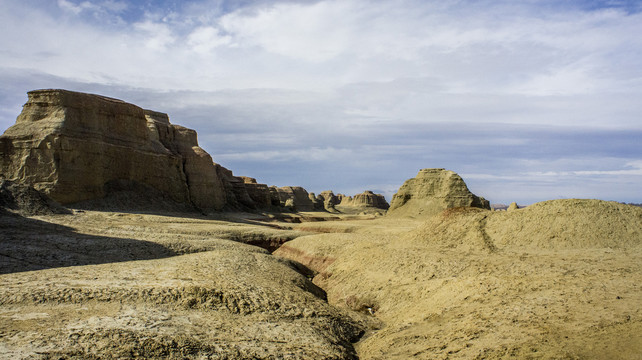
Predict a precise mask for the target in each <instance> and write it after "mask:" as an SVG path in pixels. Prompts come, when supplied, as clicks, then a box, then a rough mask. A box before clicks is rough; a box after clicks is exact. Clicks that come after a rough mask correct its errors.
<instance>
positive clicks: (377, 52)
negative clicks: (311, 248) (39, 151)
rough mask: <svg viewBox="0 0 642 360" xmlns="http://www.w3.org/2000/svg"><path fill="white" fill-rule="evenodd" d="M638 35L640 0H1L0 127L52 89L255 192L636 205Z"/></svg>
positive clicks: (641, 47)
mask: <svg viewBox="0 0 642 360" xmlns="http://www.w3.org/2000/svg"><path fill="white" fill-rule="evenodd" d="M640 34H642V1H639V0H629V1H625V0H621V1H618V0H586V1H580V0H556V1H553V0H521V1H514V0H510V1H509V0H492V1H491V0H439V1H432V0H389V1H383V0H372V1H368V0H318V1H297V0H241V1H227V0H192V1H178V0H137V1H123V0H2V1H0V84H2V85H1V86H0V131H4V129H6V128H8V127H9V126H11V125H13V124H14V122H15V119H16V116H17V115H18V114H19V113H20V111H21V106H22V105H23V104H24V103H25V102H26V99H27V96H26V92H27V91H30V90H34V89H43V88H62V89H68V90H75V91H83V92H89V93H96V94H101V95H105V96H109V97H115V98H119V99H122V100H124V101H127V102H130V103H134V104H136V105H138V106H140V107H143V108H146V109H152V110H156V111H161V112H165V113H167V114H169V117H170V121H171V122H172V123H175V124H180V125H183V126H186V127H189V128H192V129H195V130H196V131H197V132H198V139H199V144H200V146H201V147H202V148H204V149H205V150H206V151H207V152H208V153H210V154H211V155H212V157H213V159H214V161H215V162H217V163H219V164H221V165H223V166H225V167H227V168H229V169H230V170H232V171H234V173H235V174H236V175H244V176H251V177H255V178H257V180H258V181H259V182H261V183H267V184H269V185H277V186H286V185H296V186H303V187H305V188H306V189H307V190H308V191H311V192H315V193H319V192H321V191H323V190H333V191H334V192H335V193H344V194H347V195H354V194H357V193H360V192H363V191H364V190H372V191H375V192H377V193H382V194H384V195H386V197H387V198H388V199H389V200H390V198H391V197H392V195H393V194H394V193H395V192H396V191H397V189H398V188H399V187H400V186H401V185H402V184H403V182H404V181H405V180H406V179H409V178H412V177H414V176H415V175H416V174H417V172H418V171H419V170H420V169H422V168H446V169H449V170H453V171H455V172H457V173H458V174H460V175H461V176H462V177H463V179H464V180H465V181H466V183H467V184H468V187H469V188H470V190H471V191H473V192H474V193H475V194H477V195H480V196H483V197H485V198H486V199H489V200H490V202H491V203H505V204H508V203H510V202H513V201H516V202H517V203H518V204H531V203H534V202H537V201H543V200H550V199H560V198H596V199H603V200H615V201H621V202H636V203H642V185H641V184H642V101H641V99H642V36H640Z"/></svg>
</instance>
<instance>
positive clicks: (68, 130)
mask: <svg viewBox="0 0 642 360" xmlns="http://www.w3.org/2000/svg"><path fill="white" fill-rule="evenodd" d="M28 96H29V98H28V101H27V103H26V104H25V105H24V107H23V110H22V113H21V114H20V115H19V116H18V118H17V120H16V124H15V125H13V126H12V127H10V128H9V129H7V131H6V132H5V133H4V134H3V135H2V136H0V178H4V179H7V180H12V181H16V182H19V183H22V184H27V185H31V186H33V187H34V188H35V189H37V190H39V191H42V192H43V193H45V194H47V195H48V196H50V197H51V198H53V199H54V200H56V201H58V202H60V203H62V204H72V203H77V202H81V201H88V200H94V199H101V198H104V197H105V196H108V195H109V194H110V192H111V191H113V190H114V189H122V188H123V187H131V188H135V189H141V188H146V187H148V188H152V189H154V190H156V191H160V192H161V193H162V194H164V195H166V196H168V197H169V198H171V199H172V200H173V201H175V202H177V203H189V204H191V205H193V206H195V207H196V208H199V209H201V210H221V209H224V208H230V207H232V208H238V207H242V208H250V209H253V208H256V207H257V205H258V207H261V206H265V201H258V202H257V203H255V202H254V200H255V199H259V198H261V194H258V192H260V191H263V192H264V194H262V196H263V198H268V197H269V191H268V189H267V186H264V187H261V186H258V185H259V184H251V185H249V184H248V185H245V182H244V181H243V179H241V178H238V177H235V176H233V175H232V173H231V171H229V170H227V169H225V168H224V167H222V166H220V165H218V164H215V163H214V162H213V161H212V157H211V156H210V155H209V154H208V153H207V152H206V151H205V150H203V149H202V148H201V147H200V146H199V145H198V141H197V134H196V131H194V130H191V129H188V128H185V127H183V126H180V125H174V124H171V123H170V122H169V117H168V116H167V114H163V113H160V112H156V111H151V110H144V109H142V108H140V107H138V106H136V105H133V104H129V103H126V102H124V101H121V100H117V99H112V98H108V97H104V96H100V95H94V94H85V93H79V92H73V91H68V90H52V89H50V90H35V91H30V92H29V93H28ZM246 186H248V187H251V188H252V189H251V190H252V191H251V192H252V195H253V197H250V196H249V195H248V193H247V191H245V187H246Z"/></svg>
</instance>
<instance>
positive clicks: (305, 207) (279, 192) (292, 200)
mask: <svg viewBox="0 0 642 360" xmlns="http://www.w3.org/2000/svg"><path fill="white" fill-rule="evenodd" d="M270 192H271V193H272V198H273V199H275V200H276V199H278V201H279V205H280V206H282V207H286V208H289V209H290V210H294V211H314V203H313V202H312V200H311V199H310V194H309V193H308V191H307V190H305V189H304V188H302V187H300V186H283V187H279V188H277V187H276V186H272V187H270Z"/></svg>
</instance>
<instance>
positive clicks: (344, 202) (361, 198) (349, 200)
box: [339, 190, 390, 210]
mask: <svg viewBox="0 0 642 360" xmlns="http://www.w3.org/2000/svg"><path fill="white" fill-rule="evenodd" d="M339 199H340V200H341V202H340V203H339V205H341V206H352V207H366V208H367V207H372V208H377V209H382V210H387V209H388V208H389V207H390V205H389V204H388V202H387V201H386V198H385V197H384V196H383V195H381V194H375V193H373V192H372V191H370V190H366V191H364V192H363V193H361V194H357V195H355V196H345V195H343V194H339Z"/></svg>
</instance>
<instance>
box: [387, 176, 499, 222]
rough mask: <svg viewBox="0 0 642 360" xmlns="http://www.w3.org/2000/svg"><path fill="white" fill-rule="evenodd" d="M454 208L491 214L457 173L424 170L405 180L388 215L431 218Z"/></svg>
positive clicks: (486, 204) (393, 200) (483, 202)
mask: <svg viewBox="0 0 642 360" xmlns="http://www.w3.org/2000/svg"><path fill="white" fill-rule="evenodd" d="M455 207H477V208H482V209H488V210H490V203H489V202H488V201H487V200H486V199H484V198H482V197H478V196H476V195H475V194H473V193H471V192H470V190H468V187H467V186H466V183H465V182H464V180H462V178H461V177H460V176H459V175H457V174H456V173H455V172H453V171H450V170H445V169H422V170H420V171H419V173H418V174H417V176H416V177H414V178H412V179H409V180H406V182H405V183H404V184H403V185H402V186H401V188H399V191H397V193H396V194H395V195H394V196H393V198H392V202H391V203H390V209H389V210H388V215H392V216H411V217H416V216H432V215H436V214H438V213H440V212H441V211H443V210H445V209H449V208H455Z"/></svg>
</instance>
